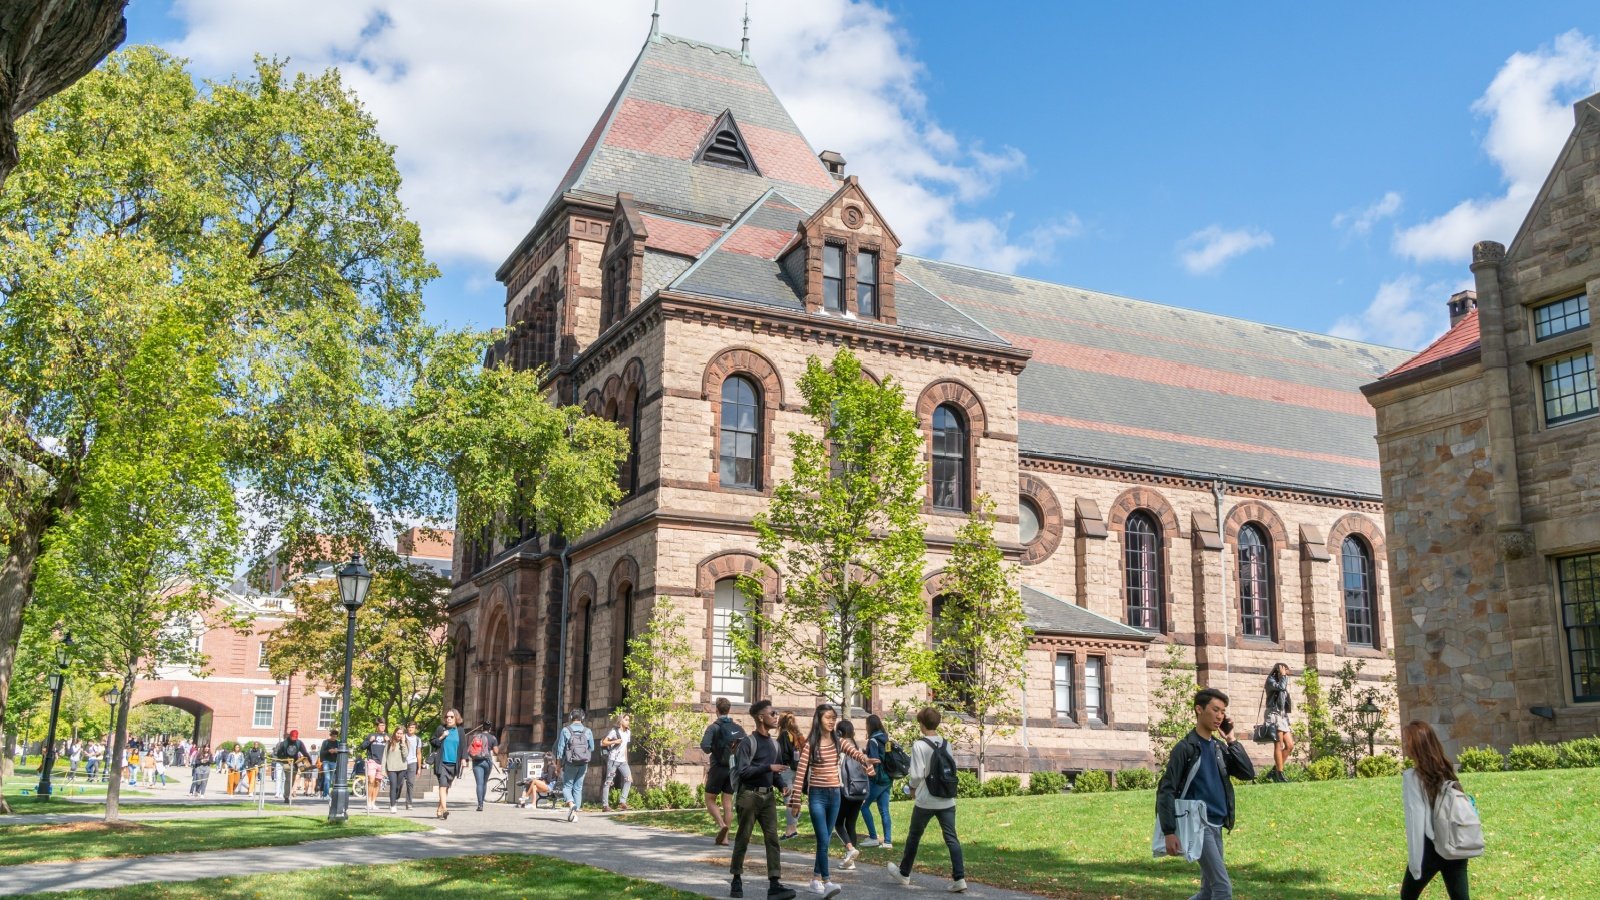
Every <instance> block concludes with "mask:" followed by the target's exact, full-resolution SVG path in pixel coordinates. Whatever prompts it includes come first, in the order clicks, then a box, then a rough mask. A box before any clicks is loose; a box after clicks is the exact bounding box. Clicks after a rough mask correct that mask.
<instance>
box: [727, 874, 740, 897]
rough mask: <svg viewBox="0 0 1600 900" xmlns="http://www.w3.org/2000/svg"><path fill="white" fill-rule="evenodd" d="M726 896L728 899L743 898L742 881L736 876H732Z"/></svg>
mask: <svg viewBox="0 0 1600 900" xmlns="http://www.w3.org/2000/svg"><path fill="white" fill-rule="evenodd" d="M728 896H729V897H743V896H744V880H743V879H741V878H740V877H739V876H737V875H735V876H733V884H730V885H728Z"/></svg>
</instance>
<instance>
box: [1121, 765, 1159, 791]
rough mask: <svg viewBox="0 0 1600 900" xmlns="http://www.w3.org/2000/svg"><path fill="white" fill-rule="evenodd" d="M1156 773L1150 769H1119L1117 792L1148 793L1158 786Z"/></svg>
mask: <svg viewBox="0 0 1600 900" xmlns="http://www.w3.org/2000/svg"><path fill="white" fill-rule="evenodd" d="M1156 781H1157V779H1156V773H1154V772H1152V771H1150V770H1149V769H1118V770H1117V790H1119V791H1148V790H1151V789H1153V788H1154V787H1155V786H1156Z"/></svg>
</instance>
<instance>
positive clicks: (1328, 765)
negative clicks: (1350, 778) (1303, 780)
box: [1306, 756, 1348, 781]
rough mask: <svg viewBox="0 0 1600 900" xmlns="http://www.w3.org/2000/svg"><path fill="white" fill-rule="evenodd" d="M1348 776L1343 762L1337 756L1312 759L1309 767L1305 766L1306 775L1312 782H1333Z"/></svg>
mask: <svg viewBox="0 0 1600 900" xmlns="http://www.w3.org/2000/svg"><path fill="white" fill-rule="evenodd" d="M1346 774H1348V773H1347V772H1346V771H1345V768H1344V760H1342V759H1340V758H1339V757H1337V756H1324V757H1322V758H1320V759H1313V760H1312V761H1311V765H1309V766H1306V775H1307V776H1308V777H1310V779H1311V780H1312V781H1334V780H1336V779H1339V778H1343V777H1345V775H1346Z"/></svg>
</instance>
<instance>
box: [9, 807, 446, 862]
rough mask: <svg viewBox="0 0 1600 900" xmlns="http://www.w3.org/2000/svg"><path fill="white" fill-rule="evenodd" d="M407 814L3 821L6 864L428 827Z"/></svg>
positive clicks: (276, 843) (227, 847) (293, 841)
mask: <svg viewBox="0 0 1600 900" xmlns="http://www.w3.org/2000/svg"><path fill="white" fill-rule="evenodd" d="M427 830H428V826H426V825H419V824H416V823H414V822H411V821H408V820H405V819H388V818H375V817H370V816H360V817H357V818H353V819H351V820H350V821H348V822H346V823H344V824H343V825H329V824H328V823H327V821H326V820H325V819H323V818H321V817H315V818H313V817H311V816H261V817H259V818H237V819H228V818H224V819H155V820H150V821H143V822H125V823H118V824H116V825H111V826H107V825H106V824H105V823H102V822H72V823H66V824H61V825H7V826H4V827H0V866H17V865H23V864H25V863H36V862H60V861H64V860H75V859H103V858H108V857H120V856H150V855H155V854H158V853H174V852H178V851H187V850H230V849H236V848H240V847H277V846H282V845H285V844H299V843H303V842H305V841H317V840H323V839H326V838H336V837H365V836H367V835H373V834H384V833H387V832H393V831H427Z"/></svg>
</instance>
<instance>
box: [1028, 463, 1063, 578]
mask: <svg viewBox="0 0 1600 900" xmlns="http://www.w3.org/2000/svg"><path fill="white" fill-rule="evenodd" d="M1017 488H1018V491H1019V492H1020V493H1021V494H1022V496H1023V497H1026V498H1028V499H1029V500H1032V501H1033V504H1034V506H1035V507H1037V508H1038V510H1039V536H1038V537H1036V538H1034V539H1033V540H1032V541H1029V542H1028V543H1026V544H1023V545H1022V546H1023V551H1022V564H1023V565H1025V566H1031V565H1035V564H1037V563H1041V562H1044V561H1045V560H1047V559H1049V558H1050V554H1052V553H1054V552H1056V548H1057V547H1059V546H1060V545H1061V535H1062V534H1063V533H1064V530H1065V528H1066V513H1065V512H1063V511H1062V509H1061V501H1060V500H1058V499H1056V492H1055V491H1053V490H1051V489H1050V485H1048V484H1045V482H1044V479H1042V478H1038V477H1036V476H1034V475H1030V474H1028V473H1026V472H1024V473H1022V476H1021V477H1020V478H1019V479H1018V481H1017ZM1019 502H1020V501H1019Z"/></svg>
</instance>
